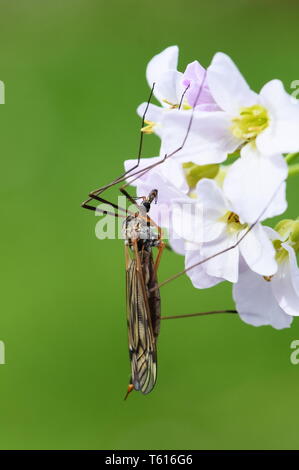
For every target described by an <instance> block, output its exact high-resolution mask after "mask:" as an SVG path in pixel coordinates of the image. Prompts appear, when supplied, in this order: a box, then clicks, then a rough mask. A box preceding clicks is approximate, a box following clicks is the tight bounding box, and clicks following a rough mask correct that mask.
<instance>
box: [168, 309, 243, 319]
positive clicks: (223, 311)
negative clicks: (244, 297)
mask: <svg viewBox="0 0 299 470" xmlns="http://www.w3.org/2000/svg"><path fill="white" fill-rule="evenodd" d="M219 313H238V312H237V310H212V311H210V312H200V313H186V314H184V315H170V316H166V317H161V320H174V319H176V318H187V317H202V316H204V315H214V314H219Z"/></svg>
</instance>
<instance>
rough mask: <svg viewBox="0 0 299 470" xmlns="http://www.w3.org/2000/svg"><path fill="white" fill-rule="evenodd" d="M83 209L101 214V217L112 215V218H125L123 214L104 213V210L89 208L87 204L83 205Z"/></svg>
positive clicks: (94, 207)
mask: <svg viewBox="0 0 299 470" xmlns="http://www.w3.org/2000/svg"><path fill="white" fill-rule="evenodd" d="M82 207H84V209H89V210H91V211H94V212H100V213H101V214H103V215H112V216H113V217H122V218H124V219H125V218H126V216H125V215H123V214H119V213H118V212H110V211H106V210H104V209H100V208H99V207H96V206H90V205H89V204H84V206H82Z"/></svg>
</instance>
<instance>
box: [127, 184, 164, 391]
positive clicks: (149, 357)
mask: <svg viewBox="0 0 299 470" xmlns="http://www.w3.org/2000/svg"><path fill="white" fill-rule="evenodd" d="M157 195H158V192H157V190H155V189H153V190H152V191H151V192H150V194H149V195H148V197H145V198H144V199H143V201H142V203H141V204H140V205H139V207H138V213H137V214H136V215H133V216H128V217H127V218H126V219H125V222H124V228H123V232H124V238H125V254H126V284H127V323H128V339H129V354H130V362H131V380H130V384H129V386H128V392H127V395H126V397H127V396H128V394H129V393H130V392H131V391H132V390H133V389H135V390H137V391H141V392H142V393H143V394H147V393H149V392H151V390H152V389H153V387H154V385H155V383H156V377H157V338H158V335H159V331H160V317H161V314H160V292H159V289H158V288H157V286H158V282H157V270H158V266H159V262H160V259H161V254H162V251H163V248H164V243H163V242H162V240H161V230H160V228H158V233H156V232H154V230H153V226H152V222H151V220H150V219H149V217H148V215H147V214H148V212H149V209H150V206H151V204H152V202H153V201H154V200H156V199H157ZM154 247H157V249H158V255H157V257H156V260H155V261H154V259H153V253H152V251H153V248H154ZM153 288H154V289H153Z"/></svg>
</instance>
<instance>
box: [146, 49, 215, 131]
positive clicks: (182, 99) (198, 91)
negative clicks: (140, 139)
mask: <svg viewBox="0 0 299 470" xmlns="http://www.w3.org/2000/svg"><path fill="white" fill-rule="evenodd" d="M178 55H179V49H178V47H177V46H170V47H167V48H166V49H164V50H163V51H162V52H160V53H159V54H157V55H155V56H154V57H153V58H152V59H151V60H150V62H149V63H148V65H147V68H146V78H147V82H148V84H149V86H150V87H151V88H152V86H153V84H155V87H154V96H155V97H156V98H157V100H158V101H159V102H160V105H161V107H160V106H156V105H153V104H150V105H149V106H148V111H147V113H146V122H147V124H148V127H147V128H144V131H145V132H147V133H152V132H155V133H156V134H158V135H161V132H162V127H163V123H162V121H163V116H164V113H165V111H166V112H167V111H168V110H170V109H174V110H176V111H177V112H184V111H185V110H188V109H191V108H192V107H196V108H197V109H201V110H208V111H209V110H214V109H218V106H217V105H216V103H215V101H214V100H213V98H212V96H211V93H210V91H209V88H208V85H207V82H206V70H205V69H204V68H203V67H202V66H201V65H200V64H199V62H197V61H194V62H192V63H191V64H189V65H188V66H187V68H186V70H185V72H184V73H182V72H179V71H178V70H177V66H178ZM146 107H147V103H142V104H141V105H140V106H139V107H138V110H137V112H138V114H139V115H140V116H142V115H143V113H144V111H145V109H146ZM179 108H180V109H179Z"/></svg>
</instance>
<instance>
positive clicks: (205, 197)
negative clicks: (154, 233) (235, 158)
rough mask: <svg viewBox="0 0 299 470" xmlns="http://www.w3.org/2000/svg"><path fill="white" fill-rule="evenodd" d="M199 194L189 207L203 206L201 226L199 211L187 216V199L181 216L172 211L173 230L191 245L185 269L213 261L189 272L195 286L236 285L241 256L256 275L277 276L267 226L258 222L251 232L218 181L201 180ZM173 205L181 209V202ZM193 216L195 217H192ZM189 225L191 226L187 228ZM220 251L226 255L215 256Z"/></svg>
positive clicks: (273, 251)
mask: <svg viewBox="0 0 299 470" xmlns="http://www.w3.org/2000/svg"><path fill="white" fill-rule="evenodd" d="M196 193H197V198H196V199H190V203H189V205H190V204H193V205H195V206H196V205H200V206H202V220H200V224H199V222H198V220H197V219H196V217H197V216H198V213H199V210H198V211H192V210H191V211H189V213H188V217H184V214H183V213H184V211H186V201H185V199H182V202H181V207H182V215H181V217H180V216H179V211H178V210H176V211H174V212H172V227H173V229H174V231H175V233H176V234H177V235H178V236H179V237H181V238H183V239H185V241H186V242H187V243H188V245H186V246H185V250H186V262H185V265H186V268H190V267H191V266H193V265H194V264H196V263H197V262H198V261H200V260H204V259H207V258H210V259H209V260H208V261H206V262H204V263H203V264H200V265H199V266H196V267H194V268H192V269H190V270H189V271H188V272H187V274H188V276H189V277H190V278H191V280H192V282H193V285H194V286H195V287H198V288H204V287H207V284H209V285H214V284H216V283H218V282H219V281H221V280H224V279H226V280H228V281H230V282H237V280H238V274H239V263H240V256H242V258H244V259H245V261H246V263H247V264H248V266H250V268H251V269H252V270H253V271H254V272H256V273H259V274H261V275H268V276H270V275H272V274H274V273H275V272H276V270H277V263H276V261H275V250H274V247H273V245H272V242H271V241H270V240H269V238H268V236H267V233H266V232H265V229H264V227H263V226H262V225H261V224H260V223H257V224H256V225H255V226H254V227H253V228H252V229H251V230H250V231H248V227H249V225H248V224H247V221H246V220H244V219H241V217H240V215H239V214H236V213H235V212H234V211H233V203H232V201H229V200H228V199H227V198H226V196H225V194H224V192H223V191H222V190H221V189H220V188H219V187H218V186H217V184H216V183H215V181H213V180H209V179H202V180H201V181H199V183H198V184H197V187H196ZM174 203H175V207H176V208H178V207H179V204H180V201H179V200H175V201H174ZM193 214H195V215H194V217H193V218H192V215H193ZM182 219H183V220H184V223H183V224H182ZM262 219H263V217H262ZM188 222H189V224H190V227H186V224H187V223H188ZM200 225H202V229H201V230H199V229H198V227H200ZM186 233H188V238H186ZM245 233H246V236H245V237H244V238H243V239H242V241H241V242H240V243H239V244H238V246H237V247H236V248H234V249H231V250H228V251H225V250H227V249H228V248H229V247H232V246H233V245H235V244H236V243H237V242H238V240H240V238H242V236H243V235H244V234H245ZM190 248H191V249H190ZM220 252H223V253H222V254H219V255H217V256H214V255H215V254H217V253H220Z"/></svg>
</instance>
